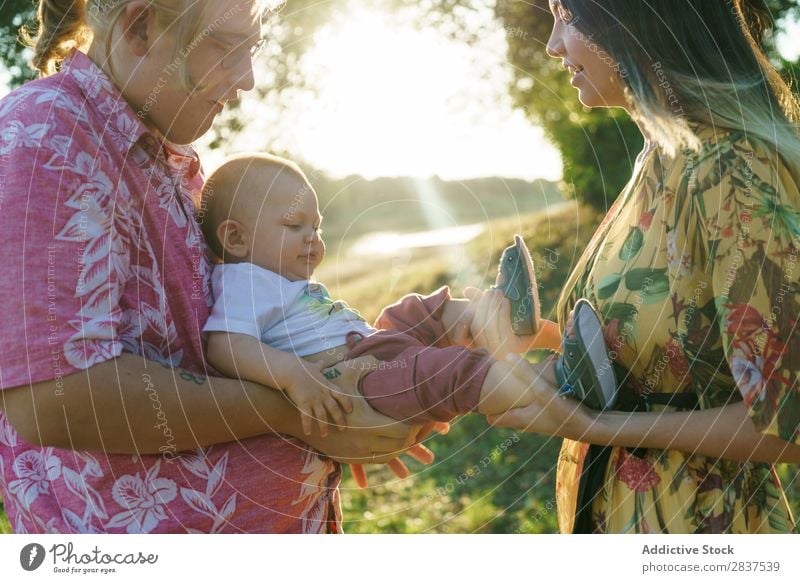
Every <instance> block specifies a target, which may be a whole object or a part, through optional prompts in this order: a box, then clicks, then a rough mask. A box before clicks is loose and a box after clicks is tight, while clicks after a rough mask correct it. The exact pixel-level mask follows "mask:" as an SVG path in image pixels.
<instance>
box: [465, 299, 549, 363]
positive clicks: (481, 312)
mask: <svg viewBox="0 0 800 583" xmlns="http://www.w3.org/2000/svg"><path fill="white" fill-rule="evenodd" d="M464 295H465V296H466V297H467V298H469V300H470V301H471V302H472V305H471V306H470V311H471V312H472V314H473V315H472V324H471V326H470V334H471V336H472V346H474V347H475V348H485V349H486V350H488V351H489V353H490V354H491V355H492V356H493V357H494V358H496V359H498V360H502V359H503V358H505V357H506V356H507V355H509V354H523V353H525V352H528V351H530V350H534V349H537V348H546V349H550V350H560V348H561V332H560V331H559V328H558V324H556V323H555V322H551V321H549V320H541V329H540V330H539V332H538V333H537V334H535V335H533V336H517V335H516V334H514V330H513V329H512V327H511V302H509V301H508V299H507V298H506V297H505V295H503V292H502V291H501V290H486V291H483V290H480V289H477V288H474V287H468V288H466V289H465V290H464Z"/></svg>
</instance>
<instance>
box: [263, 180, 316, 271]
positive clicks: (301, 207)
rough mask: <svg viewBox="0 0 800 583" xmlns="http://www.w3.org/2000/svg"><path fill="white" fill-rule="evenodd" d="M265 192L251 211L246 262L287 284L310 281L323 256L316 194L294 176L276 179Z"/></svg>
mask: <svg viewBox="0 0 800 583" xmlns="http://www.w3.org/2000/svg"><path fill="white" fill-rule="evenodd" d="M269 192H270V193H269V197H268V198H267V201H266V202H265V204H264V205H263V206H261V207H260V208H256V209H254V212H253V217H252V221H253V224H252V240H251V252H250V260H251V262H252V263H254V264H256V265H258V266H259V267H263V268H264V269H269V270H270V271H273V272H275V273H278V274H280V275H282V276H283V277H285V278H286V279H288V280H289V281H299V280H303V279H310V278H311V276H312V275H313V273H314V270H315V269H316V268H317V266H318V265H319V264H320V263H322V260H323V258H324V257H325V243H324V241H323V240H322V237H321V233H322V231H321V230H320V223H321V222H322V217H321V216H320V214H319V205H318V204H317V195H316V193H315V192H314V189H313V188H311V186H310V185H309V184H308V183H306V182H304V181H303V180H301V179H300V178H299V177H297V176H294V175H282V176H281V177H279V178H278V179H277V180H276V181H275V183H274V184H272V185H270V191H269ZM256 206H258V205H256Z"/></svg>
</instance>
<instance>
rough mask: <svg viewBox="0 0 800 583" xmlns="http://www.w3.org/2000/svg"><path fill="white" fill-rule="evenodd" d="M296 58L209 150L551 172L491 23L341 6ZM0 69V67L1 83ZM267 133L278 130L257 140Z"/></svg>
mask: <svg viewBox="0 0 800 583" xmlns="http://www.w3.org/2000/svg"><path fill="white" fill-rule="evenodd" d="M784 26H785V29H786V30H787V32H785V33H783V34H781V35H779V37H778V46H779V49H780V50H781V52H782V53H783V54H784V55H785V56H786V57H787V58H789V59H791V60H793V59H796V58H797V57H798V56H800V22H797V21H794V22H789V23H786V24H785V25H784ZM315 41H316V42H315V45H314V46H313V48H312V49H311V51H310V52H309V53H308V54H307V55H306V57H305V59H304V62H303V64H302V66H303V68H304V70H305V72H306V75H307V77H308V78H309V80H310V81H311V82H312V83H313V84H315V85H316V86H317V87H318V88H319V91H318V93H317V95H313V94H311V93H308V92H294V93H293V94H291V96H290V99H289V101H288V103H289V107H288V109H287V110H286V111H285V112H284V113H283V114H281V115H280V116H279V115H278V114H277V112H276V110H275V109H274V108H272V107H270V106H269V105H268V104H265V103H263V102H262V101H260V100H258V98H257V97H256V96H255V94H250V95H248V96H246V97H245V99H244V101H243V103H242V111H243V112H244V113H245V116H246V118H249V119H250V120H251V121H248V123H247V124H246V129H245V130H244V133H243V135H241V136H240V137H238V138H236V139H234V140H233V143H231V144H229V145H228V146H227V147H226V149H225V150H224V151H218V152H208V153H207V154H205V156H204V159H205V160H206V166H207V168H208V169H212V168H213V167H215V166H216V165H217V164H218V163H219V161H220V160H221V159H222V158H223V157H224V155H225V154H227V153H231V152H241V151H244V150H253V149H271V150H285V151H289V152H292V153H293V155H298V156H300V157H302V158H303V159H305V161H306V162H307V163H310V164H311V165H313V166H315V167H317V168H320V169H322V170H324V171H326V172H328V173H331V174H333V175H338V176H343V175H347V174H362V175H364V176H366V177H368V178H370V177H375V176H395V175H408V176H420V177H427V176H431V175H434V174H438V175H439V176H441V177H443V178H446V179H463V178H471V177H476V176H504V177H508V178H513V177H520V178H526V179H533V178H538V177H543V178H547V179H558V178H560V176H561V162H560V160H559V157H558V153H557V152H556V151H555V149H553V148H552V146H550V145H549V144H548V143H547V142H546V140H545V139H544V138H543V136H542V133H541V131H540V130H539V129H538V128H535V127H533V126H532V125H531V124H530V122H529V121H528V120H527V119H526V118H525V116H524V115H523V114H522V112H520V111H518V110H515V109H514V108H513V107H512V104H511V100H510V98H509V97H508V96H507V93H506V91H507V87H508V82H509V79H510V75H511V72H510V70H509V67H508V65H507V64H506V62H505V49H506V45H505V37H504V34H503V30H502V28H501V27H500V26H499V24H498V26H497V29H496V30H495V31H494V33H493V34H489V35H484V36H483V37H482V38H481V40H480V42H479V43H478V44H477V45H472V46H467V45H465V44H463V43H460V42H457V41H453V40H450V39H449V38H446V37H444V36H443V35H442V34H440V33H438V32H437V31H435V30H433V29H431V28H427V29H424V30H418V29H417V27H416V25H415V23H414V22H412V21H405V22H404V21H403V20H402V19H399V18H398V17H396V16H394V15H392V16H389V15H386V14H382V13H377V12H363V11H362V12H356V13H353V14H350V15H343V16H340V17H339V18H338V19H337V20H334V21H332V22H330V23H328V24H327V25H325V26H324V27H323V28H322V29H320V30H319V31H318V32H317V34H316V38H315ZM6 79H7V73H6V71H5V70H2V69H0V95H3V94H4V93H5V92H6V91H7V89H6ZM265 136H278V139H277V140H276V141H275V142H272V143H265V141H266V140H265Z"/></svg>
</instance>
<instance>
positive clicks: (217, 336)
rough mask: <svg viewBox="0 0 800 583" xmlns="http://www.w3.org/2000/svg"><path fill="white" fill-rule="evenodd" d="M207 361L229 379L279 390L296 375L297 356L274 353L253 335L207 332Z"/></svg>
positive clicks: (298, 361)
mask: <svg viewBox="0 0 800 583" xmlns="http://www.w3.org/2000/svg"><path fill="white" fill-rule="evenodd" d="M207 357H208V362H209V363H211V365H212V366H213V367H214V368H216V369H217V370H218V371H220V372H222V373H224V374H225V375H227V376H229V377H232V378H240V379H244V380H248V381H252V382H254V383H259V384H261V385H264V386H267V387H272V388H273V389H278V390H283V389H284V388H286V386H287V385H288V384H289V383H290V382H291V380H292V379H293V377H294V376H295V375H296V374H297V372H298V370H299V365H300V357H299V356H295V355H294V354H290V353H288V352H283V351H280V350H276V349H275V348H272V347H270V346H268V345H266V344H264V343H263V342H261V341H260V340H259V339H258V338H255V337H253V336H248V335H247V334H231V333H229V332H211V333H210V334H209V335H208V350H207Z"/></svg>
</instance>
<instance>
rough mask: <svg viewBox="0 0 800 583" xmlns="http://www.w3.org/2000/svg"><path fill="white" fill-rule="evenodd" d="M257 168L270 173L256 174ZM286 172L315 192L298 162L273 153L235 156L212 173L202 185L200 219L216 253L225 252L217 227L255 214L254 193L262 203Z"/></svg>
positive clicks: (219, 255)
mask: <svg viewBox="0 0 800 583" xmlns="http://www.w3.org/2000/svg"><path fill="white" fill-rule="evenodd" d="M254 170H261V171H266V172H269V174H268V175H267V176H265V175H264V174H258V175H257V174H256V173H255V172H254ZM287 176H288V177H291V178H294V179H296V180H297V181H299V182H300V183H302V185H303V187H302V189H303V190H304V191H306V192H307V193H313V192H314V190H313V188H312V187H311V184H310V183H309V181H308V178H307V177H306V175H305V173H304V172H303V171H302V170H301V169H300V167H299V166H298V165H297V164H295V163H294V162H292V161H291V160H287V159H286V158H281V157H279V156H274V155H272V154H261V153H257V154H240V155H237V156H233V157H231V158H228V159H227V160H225V162H223V164H222V165H221V166H220V167H219V168H218V169H217V170H215V171H214V172H213V173H212V174H211V176H209V178H208V180H207V181H206V184H205V187H204V188H203V195H202V199H201V202H200V212H199V213H198V219H199V222H200V226H201V228H202V231H203V236H204V237H205V240H206V243H208V246H209V247H210V248H211V250H212V251H213V252H214V254H215V255H216V256H217V257H220V258H223V253H224V249H223V248H222V245H221V244H220V242H219V240H218V238H217V227H218V226H219V225H220V224H221V223H222V222H224V221H226V220H228V219H238V220H242V218H243V217H245V216H250V215H252V214H253V208H252V206H251V203H252V197H253V196H260V197H262V200H261V201H260V202H261V203H263V201H264V200H266V199H268V198H269V193H270V190H271V188H272V187H273V186H275V184H276V182H277V180H278V179H279V178H281V177H287ZM303 190H301V192H302V191H303ZM256 214H257V213H256Z"/></svg>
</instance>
